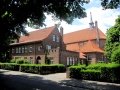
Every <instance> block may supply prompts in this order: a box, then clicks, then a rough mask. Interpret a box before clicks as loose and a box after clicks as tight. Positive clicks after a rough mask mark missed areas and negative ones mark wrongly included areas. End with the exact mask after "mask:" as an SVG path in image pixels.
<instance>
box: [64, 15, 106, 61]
mask: <svg viewBox="0 0 120 90" xmlns="http://www.w3.org/2000/svg"><path fill="white" fill-rule="evenodd" d="M89 24H90V28H86V29H83V30H78V31H75V32H71V33H67V34H65V35H64V43H65V45H66V49H67V50H71V51H76V52H79V54H80V59H81V62H82V63H85V62H86V61H87V62H88V63H96V62H99V61H105V60H106V59H105V56H104V46H105V41H106V36H105V34H104V33H103V32H102V31H101V30H100V29H99V28H98V23H97V21H95V25H94V23H93V21H92V16H91V21H90V23H89Z"/></svg>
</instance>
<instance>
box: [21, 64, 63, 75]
mask: <svg viewBox="0 0 120 90" xmlns="http://www.w3.org/2000/svg"><path fill="white" fill-rule="evenodd" d="M20 71H22V72H28V73H37V74H50V73H58V72H65V66H64V65H40V64H37V65H36V64H22V65H21V66H20Z"/></svg>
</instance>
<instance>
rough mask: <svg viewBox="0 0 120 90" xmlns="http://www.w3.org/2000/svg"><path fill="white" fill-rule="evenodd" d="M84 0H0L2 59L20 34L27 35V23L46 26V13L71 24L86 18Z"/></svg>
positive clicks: (0, 51)
mask: <svg viewBox="0 0 120 90" xmlns="http://www.w3.org/2000/svg"><path fill="white" fill-rule="evenodd" d="M84 3H87V2H86V1H84V0H0V27H1V33H0V58H1V57H2V56H3V55H5V53H6V51H7V49H8V46H9V43H10V40H11V39H14V38H18V36H19V35H18V34H19V33H21V32H22V33H23V34H27V31H26V30H25V29H24V25H25V24H26V23H28V22H29V23H34V24H39V26H43V25H44V23H43V22H44V20H45V18H46V17H45V13H47V14H53V15H54V17H56V18H58V19H59V20H64V21H66V22H68V23H71V22H72V21H73V19H74V18H83V17H85V16H86V13H85V9H84V8H83V7H82V6H83V4H84Z"/></svg>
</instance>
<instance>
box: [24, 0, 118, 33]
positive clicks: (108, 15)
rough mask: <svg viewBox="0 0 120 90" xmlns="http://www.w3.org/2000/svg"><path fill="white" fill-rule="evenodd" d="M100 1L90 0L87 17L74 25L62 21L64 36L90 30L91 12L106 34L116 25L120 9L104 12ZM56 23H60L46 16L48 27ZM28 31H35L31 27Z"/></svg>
mask: <svg viewBox="0 0 120 90" xmlns="http://www.w3.org/2000/svg"><path fill="white" fill-rule="evenodd" d="M100 1H101V0H90V3H89V4H85V5H84V6H83V7H84V8H85V9H86V13H87V17H85V18H82V19H74V21H73V22H72V24H67V23H66V22H65V21H62V22H61V26H62V27H63V28H64V34H66V33H70V32H74V31H78V30H82V29H85V28H89V22H90V12H91V13H92V19H93V22H95V21H98V27H99V29H100V30H101V31H102V32H103V33H105V34H106V31H107V29H109V28H110V27H111V26H113V25H114V24H115V19H116V18H117V17H118V15H120V8H118V9H107V10H103V8H102V6H101V5H100ZM56 23H58V21H56V22H55V21H53V20H52V16H51V15H47V14H46V20H45V24H46V25H47V26H46V27H50V26H53V25H55V24H56ZM43 28H44V27H43ZM26 29H27V31H28V32H30V31H34V29H31V28H29V27H27V28H26Z"/></svg>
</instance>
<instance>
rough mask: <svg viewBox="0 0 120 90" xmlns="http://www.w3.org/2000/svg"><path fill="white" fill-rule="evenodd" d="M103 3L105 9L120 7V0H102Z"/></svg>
mask: <svg viewBox="0 0 120 90" xmlns="http://www.w3.org/2000/svg"><path fill="white" fill-rule="evenodd" d="M101 5H102V6H103V7H104V9H108V8H111V9H116V8H119V7H120V0H101Z"/></svg>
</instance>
